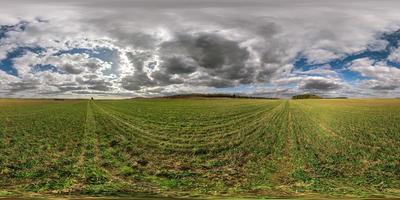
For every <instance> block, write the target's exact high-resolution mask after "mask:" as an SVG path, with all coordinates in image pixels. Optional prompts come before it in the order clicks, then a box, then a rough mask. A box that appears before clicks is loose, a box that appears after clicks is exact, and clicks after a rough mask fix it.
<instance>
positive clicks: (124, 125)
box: [0, 98, 400, 196]
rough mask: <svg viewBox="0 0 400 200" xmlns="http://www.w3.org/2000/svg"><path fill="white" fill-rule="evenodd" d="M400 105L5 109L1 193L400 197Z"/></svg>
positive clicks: (158, 103)
mask: <svg viewBox="0 0 400 200" xmlns="http://www.w3.org/2000/svg"><path fill="white" fill-rule="evenodd" d="M399 122H400V100H262V99H224V98H220V99H207V98H199V99H173V100H171V99H139V100H113V101H111V100H104V101H84V100H80V101H73V100H66V101H51V100H0V176H1V179H0V190H2V191H7V190H9V191H15V190H16V191H22V192H28V191H34V192H42V193H49V192H56V193H81V194H110V195H111V194H121V193H137V192H140V193H143V192H144V193H160V194H163V195H167V194H168V195H173V196H179V195H186V194H190V195H197V194H208V195H210V194H212V195H215V194H216V195H231V196H236V195H246V196H293V195H294V196H295V195H300V194H304V193H306V194H307V193H320V194H337V195H343V194H352V195H356V196H367V195H370V194H387V195H399V189H400V181H399V180H400V160H399V155H400V148H399V146H400V123H399Z"/></svg>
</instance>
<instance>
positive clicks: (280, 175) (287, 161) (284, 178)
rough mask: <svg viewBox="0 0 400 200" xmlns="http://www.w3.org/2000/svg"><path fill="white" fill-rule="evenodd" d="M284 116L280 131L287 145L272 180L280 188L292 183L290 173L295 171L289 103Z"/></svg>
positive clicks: (286, 103)
mask: <svg viewBox="0 0 400 200" xmlns="http://www.w3.org/2000/svg"><path fill="white" fill-rule="evenodd" d="M282 109H283V111H282V112H283V115H282V117H281V119H280V120H281V129H280V130H279V131H278V134H280V137H281V138H282V139H283V141H284V143H285V145H284V147H283V149H282V154H281V156H282V157H281V158H279V159H278V162H277V168H278V170H277V171H276V172H275V173H274V174H273V175H272V177H271V180H272V181H273V182H275V183H277V184H278V187H279V188H283V187H286V186H287V185H288V183H289V182H290V178H289V177H290V173H291V171H292V169H293V155H292V152H293V148H294V142H293V138H294V131H293V122H292V114H291V112H290V104H289V101H286V102H285V105H284V106H283V108H282Z"/></svg>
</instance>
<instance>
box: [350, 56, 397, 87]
mask: <svg viewBox="0 0 400 200" xmlns="http://www.w3.org/2000/svg"><path fill="white" fill-rule="evenodd" d="M349 69H350V70H352V71H355V72H358V73H360V74H361V75H362V76H363V77H366V78H368V79H367V80H364V81H362V84H363V85H365V86H367V87H369V88H370V89H374V90H395V89H397V88H399V86H400V78H399V77H400V69H399V68H396V67H390V66H387V65H386V63H384V62H374V61H373V60H371V59H368V58H364V59H359V60H356V61H354V62H352V64H351V65H350V66H349Z"/></svg>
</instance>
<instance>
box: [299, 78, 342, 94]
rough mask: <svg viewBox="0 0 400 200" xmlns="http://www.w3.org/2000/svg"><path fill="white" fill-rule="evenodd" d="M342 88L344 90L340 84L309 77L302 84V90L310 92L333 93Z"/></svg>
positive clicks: (330, 80) (325, 79)
mask: <svg viewBox="0 0 400 200" xmlns="http://www.w3.org/2000/svg"><path fill="white" fill-rule="evenodd" d="M340 88H342V84H341V83H340V82H338V81H336V80H332V79H327V78H323V77H308V78H306V79H304V80H302V81H301V83H300V89H303V90H310V91H331V90H337V89H340Z"/></svg>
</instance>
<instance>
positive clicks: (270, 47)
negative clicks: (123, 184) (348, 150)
mask: <svg viewBox="0 0 400 200" xmlns="http://www.w3.org/2000/svg"><path fill="white" fill-rule="evenodd" d="M399 7H400V2H398V1H393V0H387V1H379V2H373V1H368V2H365V1H361V0H351V3H345V2H344V1H337V2H325V1H319V0H307V1H291V0H282V1H279V2H278V1H259V0H249V1H246V2H243V1H239V0H229V1H228V0H221V1H218V2H216V1H209V0H199V1H184V0H165V1H161V0H156V1H150V2H147V1H125V0H118V1H106V0H96V1H95V0H85V1H78V0H72V1H67V0H57V1H50V0H38V1H35V2H34V3H33V2H31V1H28V0H17V1H14V0H13V1H11V0H4V1H2V7H1V8H0V13H1V14H0V25H2V26H1V27H3V28H2V29H0V61H4V60H6V59H8V60H11V64H7V65H10V66H7V67H8V68H10V67H11V68H13V69H15V70H16V71H17V72H18V75H17V76H13V75H12V74H10V73H9V72H7V70H4V71H3V70H2V67H3V68H4V66H2V65H0V72H1V73H2V74H3V75H1V76H4V77H7V79H4V80H5V81H4V80H3V81H2V86H0V91H2V94H7V92H9V95H11V93H12V95H15V96H18V95H20V96H29V95H35V94H39V93H40V94H43V95H74V94H79V95H84V94H95V93H97V94H101V95H107V94H109V95H118V94H121V95H123V96H129V95H131V96H136V95H140V96H146V95H157V94H158V95H162V94H171V93H174V92H178V91H180V92H184V91H186V92H187V91H189V92H190V91H206V92H213V91H218V90H220V89H226V91H235V90H237V89H240V88H244V87H245V88H247V91H246V92H248V93H259V94H261V93H263V92H264V94H265V95H268V94H270V93H269V92H274V91H275V92H276V94H280V95H289V94H293V93H301V92H307V91H317V92H326V93H335V92H348V93H350V92H359V93H362V92H365V93H367V92H368V91H370V90H371V91H383V90H386V91H388V90H390V91H392V93H393V95H395V94H396V93H395V92H397V87H396V85H398V84H399V82H398V77H399V76H398V73H397V68H396V67H395V66H390V65H389V64H388V63H387V61H391V62H397V63H398V62H399V56H398V55H399V52H398V50H395V49H391V51H392V52H391V55H390V56H389V57H388V58H387V60H381V61H379V63H375V61H374V60H373V58H371V61H370V63H364V64H362V63H357V62H358V61H357V62H353V63H352V64H351V66H349V67H348V68H346V66H328V67H327V66H326V65H322V64H323V63H327V62H329V61H332V60H335V59H345V58H346V57H348V56H351V55H354V54H357V53H359V52H363V51H365V50H366V49H369V50H374V51H380V50H383V49H385V48H386V47H387V45H388V42H387V41H385V40H383V39H382V37H381V36H382V35H383V34H384V33H391V32H394V31H396V30H397V29H399V28H400V20H399V19H400V14H399V12H398V8H399ZM239 10H240V11H241V12H240V14H238V11H239ZM382 11H384V12H382ZM21 19H22V20H21ZM28 47H29V48H30V49H27V50H26V51H25V52H23V53H21V55H15V56H14V57H12V58H11V57H10V55H9V53H10V52H13V51H14V50H15V49H19V48H28ZM35 48H40V49H42V50H41V51H33V50H32V49H35ZM99 49H108V50H109V52H111V51H113V52H116V55H113V56H110V55H107V53H105V52H100V53H96V51H98V50H99ZM111 57H112V58H113V59H110V58H111ZM299 57H304V58H306V64H307V65H315V66H314V67H312V68H310V69H298V68H296V67H297V66H295V65H294V63H295V62H296V59H298V58H299ZM385 59H386V58H385ZM359 62H362V61H359ZM340 68H342V69H340ZM344 68H346V69H344ZM346 70H350V71H353V72H356V73H358V74H359V76H361V77H355V78H354V79H355V81H356V79H358V78H363V79H362V80H360V81H359V83H358V84H359V85H352V84H349V83H347V81H349V80H345V79H344V78H343V77H344V76H345V75H346V74H344V73H345V72H344V71H346ZM351 81H352V80H350V82H351ZM367 82H368V83H369V86H370V87H368V88H365V87H362V83H364V84H365V83H367ZM3 83H4V84H3ZM259 86H263V87H267V86H268V87H275V88H268V89H267V90H266V91H262V90H260V89H258V90H257V91H262V92H257V91H255V89H254V88H256V87H257V88H258V87H259Z"/></svg>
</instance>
